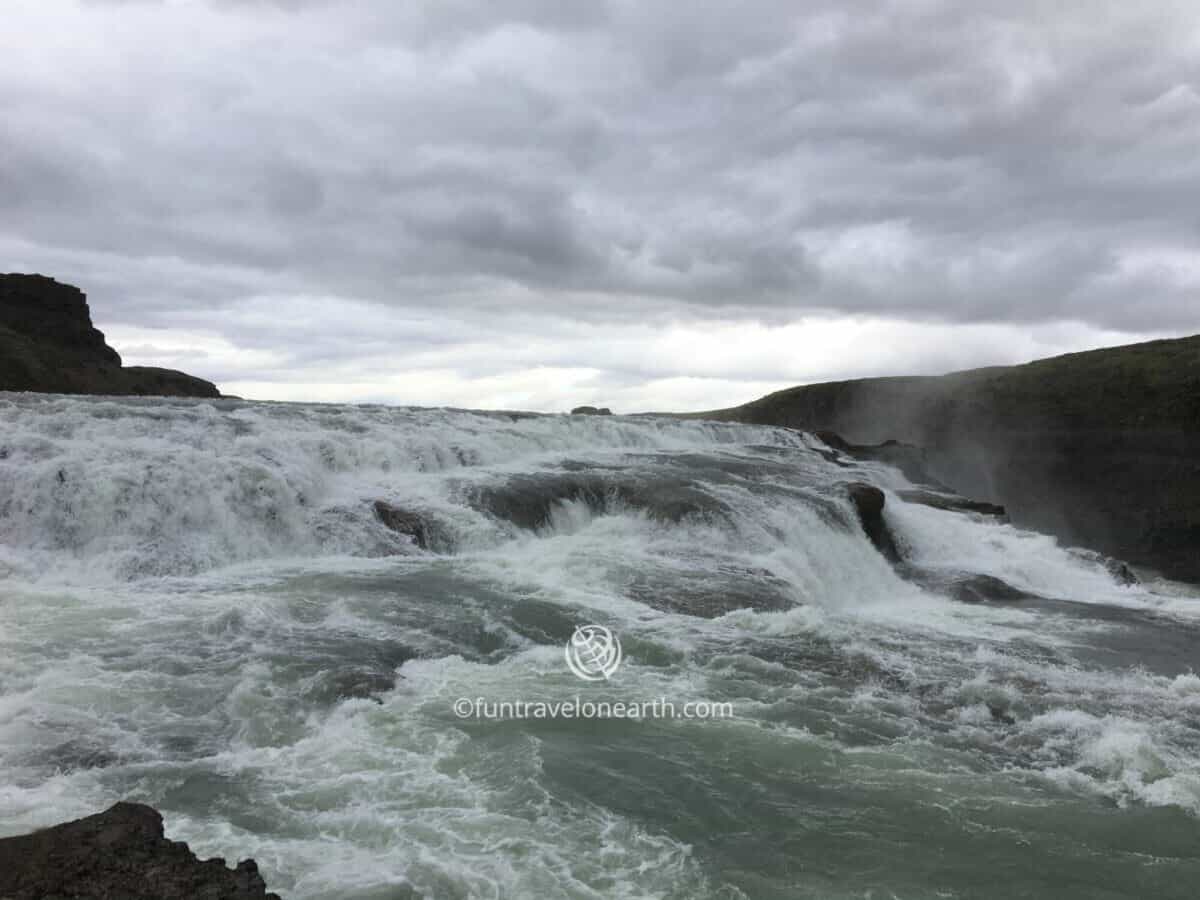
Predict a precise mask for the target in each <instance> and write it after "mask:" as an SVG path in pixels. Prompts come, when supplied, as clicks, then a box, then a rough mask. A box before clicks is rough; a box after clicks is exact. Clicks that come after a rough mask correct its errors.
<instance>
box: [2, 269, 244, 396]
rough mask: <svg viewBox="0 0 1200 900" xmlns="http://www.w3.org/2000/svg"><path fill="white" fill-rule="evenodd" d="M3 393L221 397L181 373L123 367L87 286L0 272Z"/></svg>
mask: <svg viewBox="0 0 1200 900" xmlns="http://www.w3.org/2000/svg"><path fill="white" fill-rule="evenodd" d="M0 391H42V392H47V393H55V394H138V395H147V396H179V397H219V396H221V393H220V391H218V390H217V388H216V385H214V384H212V383H211V382H208V381H205V380H204V379H202V378H196V377H194V376H192V375H186V374H184V373H183V372H176V371H175V370H173V369H157V368H152V367H147V366H122V365H121V357H120V355H119V354H118V353H117V351H116V350H114V349H113V348H112V347H110V346H108V344H107V343H105V340H104V335H103V334H102V333H101V332H100V331H98V330H97V329H96V328H95V327H93V325H92V317H91V313H90V311H89V309H88V304H87V298H86V297H85V296H84V294H83V292H82V291H80V290H79V288H76V287H72V286H71V285H69V284H62V283H60V282H58V281H55V280H54V279H53V278H47V277H45V276H43V275H0Z"/></svg>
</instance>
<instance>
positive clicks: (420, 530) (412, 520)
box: [372, 500, 429, 550]
mask: <svg viewBox="0 0 1200 900" xmlns="http://www.w3.org/2000/svg"><path fill="white" fill-rule="evenodd" d="M372 508H373V509H374V510H375V517H376V518H378V519H379V521H380V522H382V523H383V524H384V526H386V527H387V528H389V529H391V530H392V531H394V532H396V533H397V534H403V535H406V536H407V537H410V538H412V542H413V544H414V545H415V546H417V547H420V548H421V549H422V550H427V549H428V548H429V534H428V532H427V530H426V528H425V520H424V519H422V518H421V517H420V516H418V515H417V514H416V513H414V512H409V511H408V510H405V509H401V508H400V507H398V506H393V505H392V504H391V503H388V502H387V501H386V500H376V501H375V502H374V503H373V504H372Z"/></svg>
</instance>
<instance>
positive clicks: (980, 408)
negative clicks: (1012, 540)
mask: <svg viewBox="0 0 1200 900" xmlns="http://www.w3.org/2000/svg"><path fill="white" fill-rule="evenodd" d="M701 415H703V416H704V417H707V418H717V419H724V420H730V421H741V422H753V423H760V424H776V425H789V426H792V427H796V428H805V429H811V430H818V429H830V430H833V431H837V432H839V433H840V434H842V435H843V436H844V437H846V438H847V439H848V440H851V441H855V442H861V443H874V442H878V441H882V440H886V439H889V438H896V439H898V440H903V441H909V442H913V443H917V444H920V445H921V446H923V447H925V448H926V449H927V451H928V454H929V460H930V465H931V468H932V470H933V471H934V473H935V474H937V475H938V477H940V478H942V479H943V480H945V481H947V482H949V483H950V484H953V485H955V486H956V487H957V488H958V489H959V490H961V491H963V492H965V493H970V494H973V495H977V496H980V497H982V498H987V499H992V500H995V501H996V502H1000V503H1003V504H1005V505H1006V506H1008V508H1009V510H1010V511H1011V512H1012V515H1013V518H1014V521H1017V522H1018V523H1022V524H1026V525H1029V526H1031V527H1036V528H1040V529H1043V530H1047V531H1050V532H1052V533H1055V534H1058V535H1060V536H1061V537H1062V538H1063V539H1065V540H1067V541H1069V542H1076V543H1081V544H1085V545H1088V546H1092V547H1096V548H1097V549H1101V550H1105V551H1107V552H1110V553H1114V554H1117V555H1121V556H1123V557H1125V558H1128V559H1130V560H1131V561H1133V562H1137V563H1142V564H1145V565H1150V566H1154V567H1158V568H1161V569H1163V570H1165V571H1167V572H1168V573H1170V574H1173V575H1175V576H1178V577H1185V578H1188V579H1191V580H1200V336H1193V337H1188V338H1181V339H1178V340H1163V341H1151V342H1149V343H1144V344H1134V345H1130V346H1126V347H1113V348H1109V349H1104V350H1092V351H1088V352H1085V353H1072V354H1068V355H1065V356H1058V357H1054V358H1052V359H1043V360H1038V361H1036V362H1032V363H1028V364H1026V365H1021V366H1008V367H992V368H987V369H974V370H970V371H966V372H957V373H954V374H951V375H944V376H940V377H902V378H868V379H861V380H856V381H839V382H829V383H825V384H814V385H806V386H803V387H797V388H790V389H788V390H784V391H778V392H776V393H774V394H770V395H768V396H766V397H763V398H761V399H759V400H755V401H754V402H752V403H747V404H746V405H744V406H739V407H735V408H732V409H725V410H715V411H712V412H709V413H704V414H701Z"/></svg>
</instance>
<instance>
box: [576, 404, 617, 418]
mask: <svg viewBox="0 0 1200 900" xmlns="http://www.w3.org/2000/svg"><path fill="white" fill-rule="evenodd" d="M571 415H573V416H611V415H612V410H611V409H609V408H608V407H607V406H600V407H596V406H577V407H575V408H574V409H573V410H571Z"/></svg>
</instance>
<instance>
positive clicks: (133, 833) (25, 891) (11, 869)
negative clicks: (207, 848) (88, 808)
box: [0, 803, 279, 900]
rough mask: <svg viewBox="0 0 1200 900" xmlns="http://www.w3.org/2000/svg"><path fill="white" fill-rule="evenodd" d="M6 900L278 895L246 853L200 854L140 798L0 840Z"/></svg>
mask: <svg viewBox="0 0 1200 900" xmlns="http://www.w3.org/2000/svg"><path fill="white" fill-rule="evenodd" d="M0 897H3V898H5V900H85V898H86V900H252V898H261V900H279V895H278V894H272V893H268V892H267V889H266V884H265V883H264V882H263V879H262V876H261V875H260V874H259V873H258V866H257V865H256V864H255V862H254V860H252V859H247V860H243V861H242V862H240V863H238V864H237V867H236V868H233V869H230V868H228V867H227V866H226V865H225V860H223V859H219V858H217V859H209V860H203V861H201V860H199V859H197V858H196V856H195V854H193V853H192V852H191V850H189V849H188V846H187V844H185V843H182V842H180V841H169V840H167V839H166V838H165V837H164V836H163V820H162V816H161V815H160V814H159V813H158V812H157V811H156V810H154V809H153V808H151V807H149V806H145V805H143V804H141V803H118V804H116V805H115V806H112V807H110V808H109V809H107V810H105V811H104V812H102V813H98V814H96V815H94V816H88V817H87V818H84V819H78V820H76V821H74V822H67V823H66V824H63V825H55V826H54V827H52V828H47V829H44V830H42V831H35V832H34V833H32V834H27V835H22V836H20V837H11V838H4V839H3V840H0Z"/></svg>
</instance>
